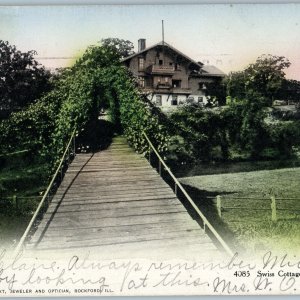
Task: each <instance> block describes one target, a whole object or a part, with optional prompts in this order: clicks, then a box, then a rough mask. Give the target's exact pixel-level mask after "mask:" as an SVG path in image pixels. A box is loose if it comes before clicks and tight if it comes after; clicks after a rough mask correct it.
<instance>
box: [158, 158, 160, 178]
mask: <svg viewBox="0 0 300 300" xmlns="http://www.w3.org/2000/svg"><path fill="white" fill-rule="evenodd" d="M158 173H159V175H160V176H161V161H160V160H159V162H158Z"/></svg>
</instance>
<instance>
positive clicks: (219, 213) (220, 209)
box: [217, 195, 222, 218]
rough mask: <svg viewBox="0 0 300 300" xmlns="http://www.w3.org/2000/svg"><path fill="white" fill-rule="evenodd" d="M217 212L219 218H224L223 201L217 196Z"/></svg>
mask: <svg viewBox="0 0 300 300" xmlns="http://www.w3.org/2000/svg"><path fill="white" fill-rule="evenodd" d="M217 210H218V215H219V217H220V218H222V200H221V196H220V195H217Z"/></svg>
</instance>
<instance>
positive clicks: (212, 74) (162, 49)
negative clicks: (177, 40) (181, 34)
mask: <svg viewBox="0 0 300 300" xmlns="http://www.w3.org/2000/svg"><path fill="white" fill-rule="evenodd" d="M123 63H124V64H125V65H126V66H127V67H128V68H129V69H130V70H131V72H132V73H133V75H134V76H136V77H137V78H138V81H139V84H140V86H141V87H142V89H143V91H144V92H145V93H146V94H147V95H148V97H149V99H150V100H151V101H152V102H153V103H155V104H156V105H157V106H161V107H163V108H168V107H169V108H171V107H176V106H177V105H182V104H184V103H186V102H187V101H188V102H189V103H191V102H193V103H198V104H199V105H202V104H205V103H207V96H209V95H207V94H206V92H207V91H206V84H207V83H211V82H217V81H220V80H221V79H222V78H223V77H224V76H225V74H224V73H223V72H222V71H221V70H219V69H218V68H216V67H215V66H212V65H204V64H203V63H201V62H196V61H194V60H193V59H191V58H189V57H188V56H186V55H185V54H183V53H182V52H180V51H178V50H177V49H175V48H174V47H172V46H171V45H170V44H167V43H166V42H160V43H157V44H155V45H153V46H151V47H148V48H146V40H145V39H139V41H138V52H137V53H135V54H133V55H131V56H128V57H126V58H125V59H123Z"/></svg>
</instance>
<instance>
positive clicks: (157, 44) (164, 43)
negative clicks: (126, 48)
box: [122, 41, 203, 67]
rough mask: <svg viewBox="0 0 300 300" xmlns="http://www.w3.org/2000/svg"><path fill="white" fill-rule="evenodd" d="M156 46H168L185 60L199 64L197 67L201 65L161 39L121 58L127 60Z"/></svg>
mask: <svg viewBox="0 0 300 300" xmlns="http://www.w3.org/2000/svg"><path fill="white" fill-rule="evenodd" d="M157 46H167V47H169V48H170V49H172V50H173V51H175V52H177V53H179V54H180V55H181V56H183V57H184V58H186V59H187V60H189V61H191V62H193V63H194V64H195V65H197V66H199V67H202V65H203V64H202V63H200V62H196V61H195V60H193V59H192V58H190V57H188V56H187V55H185V54H184V53H182V52H181V51H179V50H177V49H176V48H174V47H173V46H171V45H170V44H168V43H166V42H163V41H161V42H159V43H156V44H155V45H152V46H150V47H148V48H145V49H144V50H142V51H140V52H137V53H134V54H132V55H130V56H127V57H125V58H123V59H122V61H126V60H128V59H131V58H133V57H135V56H137V55H140V54H142V53H144V52H147V51H149V50H151V49H153V48H155V47H157Z"/></svg>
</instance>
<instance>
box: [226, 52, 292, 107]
mask: <svg viewBox="0 0 300 300" xmlns="http://www.w3.org/2000/svg"><path fill="white" fill-rule="evenodd" d="M289 66H290V62H289V61H288V59H286V58H285V57H283V56H274V55H262V56H260V57H258V58H257V60H256V62H255V63H253V64H250V65H249V66H248V67H247V68H246V69H245V70H244V71H242V72H232V73H231V74H229V78H228V82H227V93H228V95H229V96H231V97H232V98H237V99H244V98H245V97H246V94H247V93H249V92H254V91H255V92H256V93H259V94H260V95H261V96H262V97H265V98H266V99H267V100H268V104H269V105H271V104H272V100H273V98H274V96H275V95H276V93H277V92H278V90H279V89H280V87H281V85H282V82H283V80H284V76H285V73H284V69H285V68H288V67H289Z"/></svg>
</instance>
